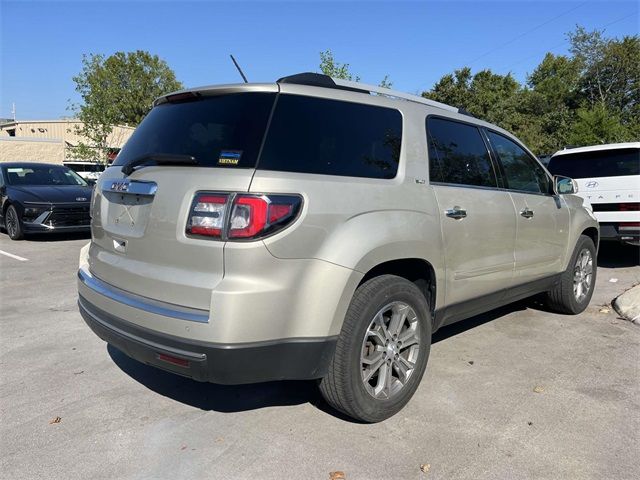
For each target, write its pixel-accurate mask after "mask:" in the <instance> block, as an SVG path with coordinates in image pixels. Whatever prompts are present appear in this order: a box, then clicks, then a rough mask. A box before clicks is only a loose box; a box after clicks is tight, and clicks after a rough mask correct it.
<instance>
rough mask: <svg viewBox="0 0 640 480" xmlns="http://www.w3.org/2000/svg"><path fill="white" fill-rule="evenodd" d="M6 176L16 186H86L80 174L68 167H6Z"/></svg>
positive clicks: (8, 182)
mask: <svg viewBox="0 0 640 480" xmlns="http://www.w3.org/2000/svg"><path fill="white" fill-rule="evenodd" d="M3 173H4V177H5V178H6V180H7V184H9V185H15V186H26V185H29V186H33V185H48V186H64V185H75V186H78V185H82V186H86V185H87V182H85V181H84V180H83V179H82V177H81V176H80V175H78V174H77V173H75V172H74V171H73V170H71V169H69V168H66V167H57V166H51V165H30V166H28V167H6V168H4V172H3Z"/></svg>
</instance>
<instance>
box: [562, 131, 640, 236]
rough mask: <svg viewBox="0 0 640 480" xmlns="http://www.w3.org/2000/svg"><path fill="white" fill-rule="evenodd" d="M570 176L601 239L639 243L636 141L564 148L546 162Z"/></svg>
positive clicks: (638, 147)
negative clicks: (587, 206)
mask: <svg viewBox="0 0 640 480" xmlns="http://www.w3.org/2000/svg"><path fill="white" fill-rule="evenodd" d="M549 171H550V172H551V173H553V174H554V175H564V176H568V177H571V178H573V179H574V180H576V182H577V183H578V195H579V196H581V197H582V198H584V199H585V200H586V201H588V202H589V203H590V204H591V205H592V207H593V212H594V214H595V216H596V218H597V219H598V222H599V223H600V235H601V237H600V238H601V240H616V241H621V242H624V243H630V244H633V245H640V142H631V143H612V144H609V145H594V146H591V147H581V148H568V149H565V150H560V151H559V152H556V153H555V154H554V155H553V156H552V157H551V161H550V162H549Z"/></svg>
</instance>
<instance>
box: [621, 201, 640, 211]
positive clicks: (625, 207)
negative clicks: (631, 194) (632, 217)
mask: <svg viewBox="0 0 640 480" xmlns="http://www.w3.org/2000/svg"><path fill="white" fill-rule="evenodd" d="M638 210H640V203H621V204H620V211H621V212H637V211H638Z"/></svg>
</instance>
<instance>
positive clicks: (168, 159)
mask: <svg viewBox="0 0 640 480" xmlns="http://www.w3.org/2000/svg"><path fill="white" fill-rule="evenodd" d="M147 162H155V163H156V164H157V165H197V164H198V161H197V160H196V158H195V157H192V156H191V155H178V154H173V153H148V154H146V155H142V156H141V157H138V158H134V159H133V160H131V161H129V162H127V163H125V164H124V165H122V173H124V174H125V175H131V173H132V172H133V170H134V169H135V168H136V167H137V166H139V165H142V164H144V163H147Z"/></svg>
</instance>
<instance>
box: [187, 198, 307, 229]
mask: <svg viewBox="0 0 640 480" xmlns="http://www.w3.org/2000/svg"><path fill="white" fill-rule="evenodd" d="M301 205H302V198H301V197H300V196H298V195H251V194H242V193H239V194H234V193H229V194H227V193H224V194H222V193H221V194H218V193H198V194H197V195H196V197H195V198H194V201H193V204H192V207H191V212H190V215H189V220H188V222H187V229H186V231H187V234H190V235H197V236H206V237H213V238H219V239H223V240H229V239H231V240H250V239H256V238H262V237H265V236H267V235H271V234H273V233H275V232H277V231H279V230H281V229H283V228H285V227H286V226H288V225H289V224H291V223H292V222H293V221H294V220H295V218H296V216H297V215H298V212H299V211H300V207H301ZM227 212H229V214H228V216H227Z"/></svg>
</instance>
